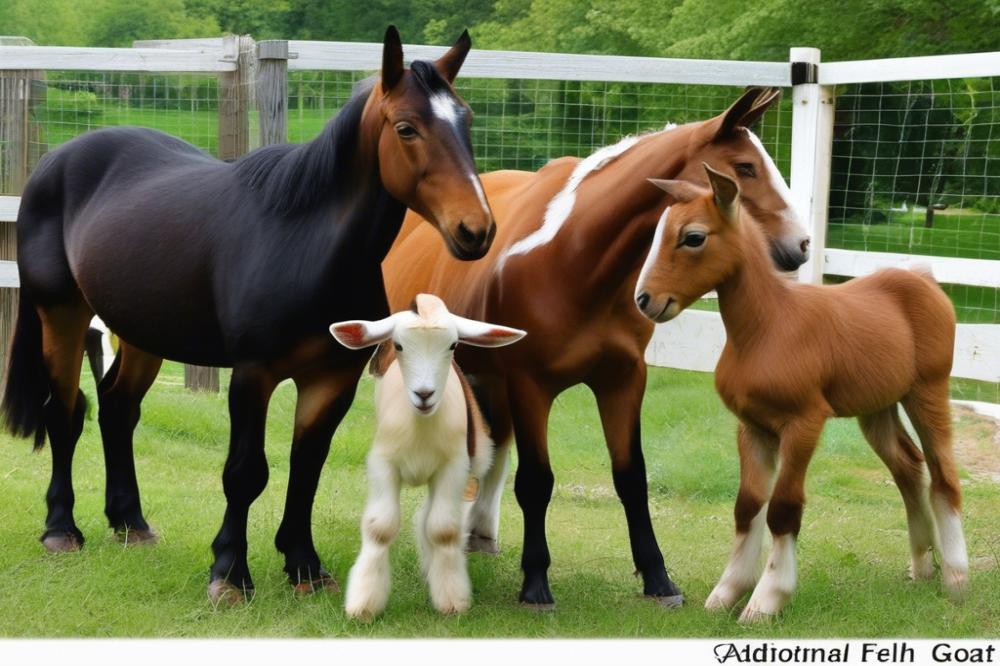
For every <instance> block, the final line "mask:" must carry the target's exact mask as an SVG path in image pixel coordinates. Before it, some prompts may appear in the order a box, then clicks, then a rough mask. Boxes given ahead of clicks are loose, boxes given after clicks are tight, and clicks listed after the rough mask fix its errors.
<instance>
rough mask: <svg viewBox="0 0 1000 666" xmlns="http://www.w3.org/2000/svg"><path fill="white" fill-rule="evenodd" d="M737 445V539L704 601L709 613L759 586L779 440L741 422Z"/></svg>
mask: <svg viewBox="0 0 1000 666" xmlns="http://www.w3.org/2000/svg"><path fill="white" fill-rule="evenodd" d="M737 443H738V445H739V451H740V491H739V494H738V495H737V496H736V506H735V507H734V509H733V516H734V518H735V521H736V539H735V541H734V543H733V550H732V553H731V554H730V556H729V563H728V564H727V565H726V570H725V571H724V572H723V573H722V578H720V579H719V582H718V583H717V584H716V586H715V589H713V590H712V593H711V594H710V595H709V596H708V599H707V600H706V601H705V608H707V609H708V610H725V609H728V608H732V607H733V605H734V604H735V603H736V602H737V601H738V600H739V598H740V597H742V596H743V595H744V594H745V593H746V592H748V591H749V590H752V589H753V586H754V585H755V584H756V583H757V575H758V574H757V567H758V564H759V563H760V553H761V546H762V545H763V540H764V523H765V522H766V518H767V510H766V509H767V501H768V498H769V497H770V496H771V482H772V481H773V480H774V466H775V457H776V455H777V452H778V440H777V438H776V437H774V436H772V435H769V434H768V433H765V432H762V431H760V430H758V429H756V428H753V427H751V426H748V425H746V424H745V423H740V427H739V433H738V435H737Z"/></svg>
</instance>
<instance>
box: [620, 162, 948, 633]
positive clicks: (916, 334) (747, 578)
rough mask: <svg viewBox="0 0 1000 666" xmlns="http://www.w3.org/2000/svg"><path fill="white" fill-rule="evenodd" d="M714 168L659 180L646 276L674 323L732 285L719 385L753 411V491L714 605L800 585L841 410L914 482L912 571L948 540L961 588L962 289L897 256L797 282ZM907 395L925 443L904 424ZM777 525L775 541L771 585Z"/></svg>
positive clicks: (748, 615) (760, 614)
mask: <svg viewBox="0 0 1000 666" xmlns="http://www.w3.org/2000/svg"><path fill="white" fill-rule="evenodd" d="M705 169H706V172H707V174H708V177H709V182H710V184H711V186H712V191H711V192H709V191H707V190H704V189H702V188H700V187H698V186H696V185H693V184H691V183H688V182H683V181H676V180H673V181H653V182H654V184H656V185H657V186H659V187H660V188H661V189H663V190H664V191H666V192H667V194H668V195H669V197H668V198H669V199H670V200H671V201H672V205H671V206H670V207H669V208H668V209H667V210H668V212H667V213H665V214H664V216H663V217H662V218H661V219H662V222H661V228H660V229H658V231H657V239H658V243H656V244H654V246H653V248H652V249H651V251H650V255H649V258H648V260H647V264H646V268H645V269H644V271H643V275H642V277H641V278H640V280H639V283H638V284H637V286H636V298H637V300H638V299H640V298H641V301H642V302H644V303H646V307H645V308H643V311H644V312H645V313H646V314H647V316H649V317H650V318H651V319H654V320H655V321H659V322H663V321H667V320H669V319H672V318H673V317H675V316H676V315H677V314H678V313H679V312H681V311H682V310H683V309H684V308H686V307H687V306H689V305H690V304H691V303H693V302H694V301H695V300H697V299H698V298H700V297H701V296H703V295H704V294H705V293H706V292H708V291H710V290H712V289H715V290H717V292H718V294H719V310H720V312H721V314H722V320H723V323H724V324H725V327H726V335H727V341H726V346H725V348H724V350H723V352H722V357H721V358H720V359H719V364H718V366H717V368H716V373H715V385H716V388H717V390H718V392H719V395H720V396H721V397H722V399H723V401H724V402H725V403H726V406H727V407H728V408H729V409H730V410H731V411H732V412H733V413H734V414H736V416H738V417H739V420H740V427H739V436H738V443H739V453H740V490H739V495H738V496H737V500H736V508H735V518H736V541H735V545H734V547H733V551H732V555H731V557H730V559H729V564H728V566H727V567H726V570H725V572H724V573H723V574H722V578H721V580H720V581H719V583H718V584H717V585H716V586H715V589H714V590H713V591H712V593H711V595H710V596H709V597H708V600H707V601H706V603H705V606H706V607H707V608H709V609H726V608H730V607H731V606H733V605H734V604H735V603H736V602H737V601H738V600H739V598H740V597H741V596H742V595H743V594H744V593H745V592H747V591H749V590H750V589H751V588H753V589H754V591H753V594H752V596H751V597H750V601H749V603H748V604H747V606H746V608H745V609H744V610H743V613H742V615H741V616H740V620H741V621H742V622H753V621H758V620H762V619H766V618H768V617H770V616H772V615H774V614H776V613H778V612H779V611H780V610H781V609H782V607H783V606H784V605H785V604H786V603H787V602H788V600H789V599H790V598H791V595H792V593H793V591H794V589H795V540H796V538H797V536H798V533H799V527H800V525H801V519H802V507H803V504H804V502H805V490H804V482H805V475H806V468H807V467H808V465H809V460H810V459H811V458H812V454H813V451H815V449H816V445H817V443H818V440H819V436H820V432H821V431H822V429H823V424H824V423H825V422H826V420H827V419H828V418H830V417H832V416H856V417H857V418H858V421H859V423H860V425H861V430H862V432H863V433H864V435H865V438H866V439H867V440H868V443H869V444H871V446H872V448H873V449H875V452H876V453H877V454H878V456H879V457H880V458H881V459H882V461H883V462H884V463H885V464H886V466H888V468H889V470H890V472H891V473H892V476H893V478H894V479H895V481H896V484H897V486H898V487H899V490H900V493H902V495H903V502H904V503H905V505H906V513H907V519H908V523H909V532H910V549H911V554H912V567H911V574H912V577H913V578H915V579H922V578H930V577H931V576H933V573H934V567H933V564H934V563H933V557H932V553H931V550H932V548H933V549H934V550H937V551H938V553H939V555H940V558H941V571H942V577H943V580H944V585H945V587H946V588H947V589H948V591H949V592H951V593H952V595H954V596H958V595H960V594H961V593H962V591H963V589H964V587H965V583H966V577H967V574H968V558H967V555H966V549H965V539H964V537H963V535H962V526H961V520H960V517H959V512H960V508H961V494H960V490H959V483H958V475H957V471H956V466H955V461H954V459H953V457H952V440H951V419H950V416H949V403H948V377H949V374H950V372H951V365H952V354H953V349H954V340H955V313H954V309H953V308H952V304H951V301H950V300H949V299H948V297H947V296H946V295H945V294H944V292H943V291H942V290H941V288H940V287H939V286H938V285H937V283H936V282H935V281H934V279H933V277H932V276H931V275H930V274H929V273H925V272H921V271H915V272H911V271H904V270H899V269H886V270H882V271H879V272H877V273H875V274H873V275H870V276H867V277H863V278H858V279H855V280H851V281H850V282H847V283H846V284H843V285H837V286H814V285H806V284H799V283H795V282H789V281H787V280H784V279H782V278H781V277H779V276H778V275H777V274H776V273H775V271H774V269H773V268H772V266H771V264H770V261H769V260H768V258H767V251H766V248H765V244H764V237H763V235H762V234H761V232H760V230H759V229H758V226H757V225H755V224H750V223H748V222H749V217H750V216H749V215H747V211H743V212H742V213H741V205H740V195H739V187H738V186H737V184H736V183H735V182H734V181H733V180H732V179H730V178H729V177H728V176H726V175H725V174H722V173H719V172H717V171H714V170H713V169H712V168H711V167H709V166H708V165H707V164H706V165H705ZM741 218H742V219H741ZM650 313H653V314H650ZM897 404H902V405H903V408H904V409H905V410H906V413H907V414H908V415H909V417H910V420H911V421H912V423H913V426H914V428H915V429H916V432H917V434H918V436H919V437H920V442H921V444H922V445H923V453H921V451H920V449H918V448H917V446H916V445H915V444H914V443H913V440H912V439H910V437H909V435H907V433H906V431H905V430H904V429H903V426H902V424H901V423H900V419H899V414H898V410H897ZM925 459H926V463H927V467H928V468H929V470H930V489H929V490H930V492H928V487H927V484H926V482H925V480H924V473H923V471H924V464H923V463H924V461H925ZM779 462H780V465H776V463H779ZM765 522H766V524H767V526H768V527H769V528H770V530H771V534H772V536H773V538H774V545H773V547H772V550H771V554H770V558H769V559H768V562H767V566H766V569H765V571H764V574H763V576H762V577H761V578H760V581H759V582H757V564H758V560H759V558H760V553H761V541H762V538H763V533H764V524H765ZM935 523H936V529H935ZM755 584H756V587H754V585H755Z"/></svg>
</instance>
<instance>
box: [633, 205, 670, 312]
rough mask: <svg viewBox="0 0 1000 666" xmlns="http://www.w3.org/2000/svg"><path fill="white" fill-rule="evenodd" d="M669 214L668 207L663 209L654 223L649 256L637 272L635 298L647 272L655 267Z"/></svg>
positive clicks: (637, 296)
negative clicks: (654, 227) (654, 229)
mask: <svg viewBox="0 0 1000 666" xmlns="http://www.w3.org/2000/svg"><path fill="white" fill-rule="evenodd" d="M669 212H670V206H667V207H666V208H664V209H663V213H662V214H661V215H660V220H659V221H658V222H657V223H656V232H655V233H654V234H653V244H652V245H651V246H650V247H649V254H648V255H646V261H645V262H644V263H643V264H642V270H641V271H640V272H639V281H638V282H636V283H635V297H636V298H639V293H640V292H641V291H642V285H643V283H644V282H645V281H646V275H648V274H649V271H651V270H652V269H653V266H655V265H656V260H657V257H658V256H659V254H660V245H661V244H662V242H663V230H664V229H665V228H666V226H667V213H669Z"/></svg>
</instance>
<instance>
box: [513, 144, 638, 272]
mask: <svg viewBox="0 0 1000 666" xmlns="http://www.w3.org/2000/svg"><path fill="white" fill-rule="evenodd" d="M641 138H642V137H640V136H627V137H625V138H624V139H622V140H621V141H619V142H618V143H616V144H613V145H610V146H605V147H604V148H601V149H600V150H598V151H597V152H595V153H594V154H593V155H591V156H590V157H587V158H585V159H583V160H581V161H580V162H579V163H578V164H577V165H576V167H574V169H573V173H571V174H570V176H569V178H568V179H567V180H566V185H564V186H563V188H562V189H561V190H560V191H559V194H557V195H556V196H554V197H553V198H552V200H551V201H549V205H548V207H547V208H546V209H545V218H544V219H543V220H542V226H541V227H539V228H538V229H536V230H535V231H533V232H532V233H530V234H528V235H527V236H525V237H524V238H522V239H521V240H519V241H517V242H516V243H514V244H513V245H511V246H510V247H508V248H507V249H506V250H505V251H504V253H503V254H502V255H501V256H500V259H499V261H497V270H502V269H503V265H504V263H505V262H506V261H507V259H508V258H509V257H511V256H513V255H515V254H527V253H528V252H531V251H532V250H534V249H535V248H537V247H540V246H542V245H544V244H546V243H548V242H549V241H551V240H552V239H553V238H555V236H556V234H557V233H559V230H560V229H561V228H562V226H563V224H565V222H566V220H567V219H568V218H569V216H570V214H571V213H572V212H573V206H574V205H575V204H576V189H577V188H578V187H579V186H580V183H582V182H583V179H584V178H586V177H587V176H589V175H590V174H592V173H594V172H595V171H599V170H600V169H601V168H602V167H603V166H604V165H606V164H608V163H609V162H611V161H612V160H614V159H615V158H617V157H619V156H620V155H621V154H622V153H624V152H625V151H627V150H628V149H629V148H631V147H632V146H634V145H635V144H636V143H638V141H639V139H641Z"/></svg>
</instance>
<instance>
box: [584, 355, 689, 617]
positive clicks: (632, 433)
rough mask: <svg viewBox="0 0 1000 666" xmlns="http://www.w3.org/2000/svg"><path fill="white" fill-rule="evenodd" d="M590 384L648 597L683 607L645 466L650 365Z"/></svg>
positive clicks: (617, 369) (634, 365)
mask: <svg viewBox="0 0 1000 666" xmlns="http://www.w3.org/2000/svg"><path fill="white" fill-rule="evenodd" d="M589 383H590V386H591V390H592V391H593V392H594V395H595V397H596V398H597V407H598V410H599V411H600V414H601V423H602V425H603V426H604V438H605V441H606V443H607V446H608V453H609V454H610V455H611V470H612V477H613V479H614V484H615V491H616V492H617V493H618V499H619V500H621V503H622V506H623V507H624V509H625V521H626V523H627V524H628V536H629V542H630V543H631V546H632V561H633V563H634V564H635V568H636V571H637V572H638V573H639V574H641V575H642V591H643V594H644V595H646V596H647V597H651V598H654V599H656V600H657V601H658V602H659V603H660V604H661V605H663V606H664V607H666V608H673V607H677V606H681V605H682V604H683V603H684V595H683V594H682V593H681V591H680V589H679V588H678V587H677V586H676V585H675V584H674V582H673V581H671V580H670V577H669V576H668V575H667V570H666V567H665V566H664V563H663V554H662V553H661V552H660V547H659V545H658V544H657V543H656V535H655V534H654V533H653V522H652V519H651V518H650V515H649V491H648V488H647V482H646V461H645V459H644V458H643V455H642V437H641V434H640V425H639V415H640V412H641V410H642V397H643V393H644V392H645V390H646V365H645V363H643V362H642V359H641V358H636V359H633V360H632V362H631V363H628V364H614V367H612V368H605V369H604V372H600V373H598V375H597V376H596V377H595V379H594V380H592V381H591V382H589Z"/></svg>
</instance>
